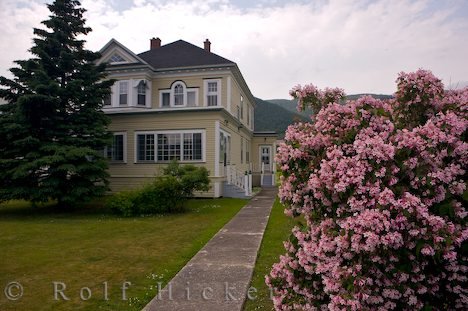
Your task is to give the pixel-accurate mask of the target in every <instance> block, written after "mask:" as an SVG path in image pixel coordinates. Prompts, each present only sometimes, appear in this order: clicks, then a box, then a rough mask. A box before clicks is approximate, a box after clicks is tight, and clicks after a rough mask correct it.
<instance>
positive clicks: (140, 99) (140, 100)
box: [137, 94, 146, 106]
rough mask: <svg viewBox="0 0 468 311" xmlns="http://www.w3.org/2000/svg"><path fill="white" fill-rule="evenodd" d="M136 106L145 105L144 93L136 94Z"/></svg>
mask: <svg viewBox="0 0 468 311" xmlns="http://www.w3.org/2000/svg"><path fill="white" fill-rule="evenodd" d="M137 104H138V106H145V105H146V95H145V94H138V102H137Z"/></svg>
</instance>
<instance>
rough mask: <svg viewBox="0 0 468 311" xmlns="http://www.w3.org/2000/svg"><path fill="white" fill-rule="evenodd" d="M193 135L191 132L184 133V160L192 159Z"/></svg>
mask: <svg viewBox="0 0 468 311" xmlns="http://www.w3.org/2000/svg"><path fill="white" fill-rule="evenodd" d="M192 138H193V136H192V133H185V134H184V160H193V139H192Z"/></svg>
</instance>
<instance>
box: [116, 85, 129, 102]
mask: <svg viewBox="0 0 468 311" xmlns="http://www.w3.org/2000/svg"><path fill="white" fill-rule="evenodd" d="M118 82H119V83H117V85H118V99H119V100H118V102H117V105H118V106H119V107H128V106H130V99H129V95H130V94H129V93H130V81H129V80H119V81H118ZM123 83H126V84H127V93H122V86H121V85H122V84H123ZM123 94H126V95H127V103H126V104H121V103H120V96H121V95H123Z"/></svg>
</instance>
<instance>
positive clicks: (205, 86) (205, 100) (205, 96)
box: [203, 79, 222, 107]
mask: <svg viewBox="0 0 468 311" xmlns="http://www.w3.org/2000/svg"><path fill="white" fill-rule="evenodd" d="M212 82H215V83H216V84H217V92H216V96H217V102H216V106H208V95H209V94H208V83H212ZM221 89H222V83H221V79H205V80H203V105H204V106H205V107H220V106H222V92H221ZM211 95H215V94H211Z"/></svg>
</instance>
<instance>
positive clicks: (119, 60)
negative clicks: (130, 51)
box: [109, 54, 126, 64]
mask: <svg viewBox="0 0 468 311" xmlns="http://www.w3.org/2000/svg"><path fill="white" fill-rule="evenodd" d="M109 60H110V63H111V64H112V63H125V62H126V60H125V59H124V58H123V57H122V56H120V55H119V54H114V55H112V57H111V58H110V59H109Z"/></svg>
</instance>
